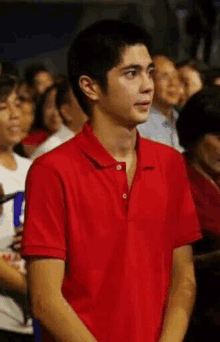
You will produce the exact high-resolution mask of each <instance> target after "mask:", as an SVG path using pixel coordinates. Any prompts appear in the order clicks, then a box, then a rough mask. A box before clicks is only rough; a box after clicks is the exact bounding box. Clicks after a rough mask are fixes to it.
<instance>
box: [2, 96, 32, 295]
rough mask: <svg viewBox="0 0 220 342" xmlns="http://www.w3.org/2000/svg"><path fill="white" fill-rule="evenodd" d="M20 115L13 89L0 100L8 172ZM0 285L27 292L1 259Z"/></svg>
mask: <svg viewBox="0 0 220 342" xmlns="http://www.w3.org/2000/svg"><path fill="white" fill-rule="evenodd" d="M21 115H22V114H21V108H20V100H19V98H18V95H17V93H16V91H15V89H14V90H12V92H11V93H10V94H9V95H7V96H6V97H5V98H2V99H0V164H1V165H3V166H4V167H6V168H7V169H9V170H14V169H15V168H16V162H15V160H14V157H13V154H12V152H13V147H14V145H15V144H17V143H19V142H20V140H21V138H22V129H21ZM2 190H3V189H2ZM0 284H1V285H4V286H6V287H8V288H10V289H13V290H14V291H16V292H18V293H20V294H25V293H26V291H27V288H26V278H25V276H24V275H23V274H22V273H21V272H19V270H18V269H17V268H16V267H15V266H14V265H13V263H12V264H9V263H8V262H7V261H6V260H4V259H3V258H0Z"/></svg>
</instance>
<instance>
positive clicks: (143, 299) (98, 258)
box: [22, 124, 200, 342]
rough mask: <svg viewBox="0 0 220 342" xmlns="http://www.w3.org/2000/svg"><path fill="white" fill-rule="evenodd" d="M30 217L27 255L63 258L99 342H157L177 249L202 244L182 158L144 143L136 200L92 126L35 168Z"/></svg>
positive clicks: (68, 289) (71, 288) (68, 288)
mask: <svg viewBox="0 0 220 342" xmlns="http://www.w3.org/2000/svg"><path fill="white" fill-rule="evenodd" d="M25 217H26V220H25V226H24V237H23V247H22V255H23V256H24V257H27V256H29V255H34V256H42V257H43V256H47V257H52V258H59V259H65V261H66V273H65V277H64V281H63V287H62V293H63V295H64V297H65V298H66V300H67V301H68V302H69V304H70V305H71V306H72V308H73V309H74V311H75V312H76V313H77V314H78V315H79V317H80V318H81V320H82V321H83V322H84V323H85V325H86V326H87V327H88V329H89V330H90V331H91V332H92V334H93V335H94V336H95V337H96V338H97V340H98V341H100V342H113V341H114V342H123V341H126V342H146V341H147V342H155V341H156V340H157V338H158V334H159V330H160V326H161V322H162V316H163V309H164V303H165V299H166V295H167V290H168V284H169V276H170V270H171V262H172V253H173V249H174V248H176V247H179V246H182V245H186V244H188V243H190V242H192V241H193V240H196V239H198V238H199V237H200V233H199V232H198V228H197V218H196V214H195V210H194V205H193V202H192V198H191V194H190V191H189V186H188V181H187V177H186V172H185V169H184V165H183V160H182V157H181V155H180V154H179V153H178V152H177V151H176V150H174V149H173V148H171V147H169V146H166V145H164V144H161V143H158V142H154V141H151V140H148V139H145V138H140V137H139V136H138V139H137V169H136V173H135V176H134V180H133V184H132V187H131V189H130V191H129V190H128V186H127V180H126V169H125V163H119V162H117V161H116V160H115V159H113V158H112V156H111V155H110V154H109V153H108V152H107V151H106V149H105V148H104V147H103V146H102V145H101V143H100V142H99V141H98V139H97V138H96V137H95V136H94V134H93V133H92V131H91V128H90V126H89V125H88V124H85V126H84V128H83V130H82V132H81V133H79V134H78V135H77V136H76V137H75V138H73V139H71V140H69V141H68V142H66V143H64V144H63V145H61V146H59V147H58V148H56V149H54V150H52V151H51V152H49V153H46V154H45V155H43V156H41V157H40V158H38V159H36V160H35V161H34V163H33V164H32V166H31V168H30V171H29V174H28V178H27V184H26V213H25ZM47 341H48V340H47Z"/></svg>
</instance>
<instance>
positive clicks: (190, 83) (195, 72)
mask: <svg viewBox="0 0 220 342" xmlns="http://www.w3.org/2000/svg"><path fill="white" fill-rule="evenodd" d="M176 67H177V69H178V72H179V76H180V79H181V81H182V84H183V85H184V88H185V95H186V96H185V103H186V102H187V101H188V99H189V98H190V97H191V96H192V95H194V94H195V93H196V92H197V91H199V90H201V89H202V88H203V86H204V84H205V78H206V73H207V72H208V70H209V69H208V66H207V65H206V64H205V63H204V62H201V61H197V60H193V59H190V60H186V61H183V62H181V63H177V65H176ZM185 103H182V104H181V105H182V106H183V105H184V104H185Z"/></svg>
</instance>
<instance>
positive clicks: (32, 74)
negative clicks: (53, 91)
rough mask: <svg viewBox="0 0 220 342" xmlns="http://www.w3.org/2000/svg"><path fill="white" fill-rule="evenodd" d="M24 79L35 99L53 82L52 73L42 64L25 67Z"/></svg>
mask: <svg viewBox="0 0 220 342" xmlns="http://www.w3.org/2000/svg"><path fill="white" fill-rule="evenodd" d="M24 79H25V81H26V83H27V85H28V86H29V87H30V90H31V92H32V96H33V98H35V99H36V98H37V97H38V96H39V95H41V94H43V93H44V92H45V91H46V89H47V88H49V87H51V86H52V84H53V83H54V77H53V75H52V73H51V72H50V71H49V70H48V69H47V68H46V67H45V66H44V65H43V64H33V65H29V66H28V67H26V69H25V71H24Z"/></svg>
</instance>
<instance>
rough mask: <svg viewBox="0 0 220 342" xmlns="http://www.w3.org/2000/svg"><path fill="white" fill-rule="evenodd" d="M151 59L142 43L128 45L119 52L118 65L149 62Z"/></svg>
mask: <svg viewBox="0 0 220 342" xmlns="http://www.w3.org/2000/svg"><path fill="white" fill-rule="evenodd" d="M151 62H152V59H151V57H150V54H149V52H148V49H147V47H146V46H145V45H144V44H136V45H128V46H126V47H125V48H124V50H123V51H122V53H121V62H120V63H119V65H120V67H121V66H123V65H127V64H143V63H147V64H149V63H151Z"/></svg>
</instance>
